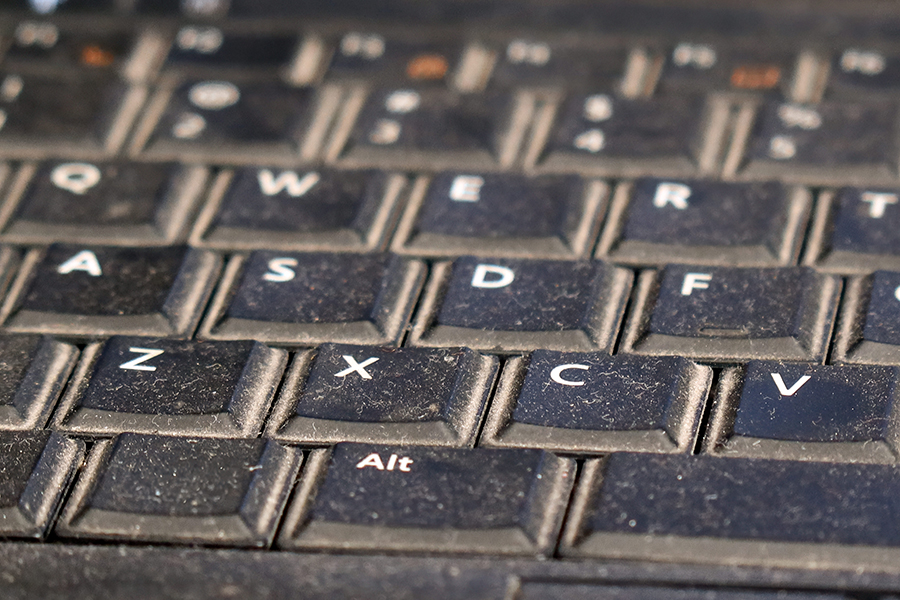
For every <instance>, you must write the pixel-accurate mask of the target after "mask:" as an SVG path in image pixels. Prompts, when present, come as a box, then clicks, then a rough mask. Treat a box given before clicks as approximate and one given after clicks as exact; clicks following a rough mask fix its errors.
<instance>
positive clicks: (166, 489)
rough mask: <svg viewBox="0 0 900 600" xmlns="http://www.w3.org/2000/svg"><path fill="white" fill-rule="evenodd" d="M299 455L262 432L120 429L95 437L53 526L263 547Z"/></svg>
mask: <svg viewBox="0 0 900 600" xmlns="http://www.w3.org/2000/svg"><path fill="white" fill-rule="evenodd" d="M300 462H301V455H300V453H299V452H298V451H296V450H292V449H289V448H285V447H284V446H280V445H278V444H276V443H274V442H267V441H266V440H262V439H252V440H233V439H232V440H229V439H224V440H223V439H211V438H182V437H165V436H155V435H138V434H131V433H125V434H122V435H120V436H118V437H116V438H113V439H111V440H105V441H103V442H99V443H97V444H95V445H94V447H93V448H92V450H91V453H90V455H89V456H88V459H87V466H86V467H85V469H84V471H82V473H81V476H80V478H79V480H78V482H77V483H76V485H75V488H74V490H73V491H72V496H71V497H70V498H69V501H68V504H67V505H66V507H65V508H64V509H63V513H62V515H61V516H60V522H59V523H58V524H57V526H56V532H57V533H58V534H59V535H61V536H63V537H76V538H86V539H117V540H142V541H149V542H176V543H190V544H198V543H203V544H215V545H228V546H256V547H266V546H268V545H269V544H270V543H271V541H272V538H273V536H274V535H275V526H276V525H277V524H278V520H279V517H280V516H281V511H282V508H283V507H284V504H285V502H286V500H287V495H288V492H289V491H290V489H291V485H292V484H293V481H294V478H295V477H296V474H297V471H298V469H299V467H300Z"/></svg>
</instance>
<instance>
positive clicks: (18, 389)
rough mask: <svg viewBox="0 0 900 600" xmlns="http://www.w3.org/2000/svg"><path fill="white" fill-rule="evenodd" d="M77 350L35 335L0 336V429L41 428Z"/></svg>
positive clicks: (73, 362)
mask: <svg viewBox="0 0 900 600" xmlns="http://www.w3.org/2000/svg"><path fill="white" fill-rule="evenodd" d="M77 357H78V349H77V348H76V347H75V346H72V345H71V344H66V343H64V342H60V341H57V340H54V339H51V338H42V337H41V336H38V335H4V336H0V364H2V367H0V429H34V428H40V427H43V426H44V424H45V423H46V422H47V418H48V417H49V416H50V411H52V410H53V406H54V405H55V404H56V401H57V399H58V398H59V395H60V394H61V393H62V390H63V387H64V386H65V385H66V381H67V380H68V378H69V373H70V372H71V371H72V367H73V366H74V365H75V361H76V359H77Z"/></svg>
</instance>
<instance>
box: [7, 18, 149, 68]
mask: <svg viewBox="0 0 900 600" xmlns="http://www.w3.org/2000/svg"><path fill="white" fill-rule="evenodd" d="M132 46H133V36H132V34H130V33H129V32H126V31H101V32H93V31H79V30H73V29H60V28H59V27H58V26H57V25H56V24H54V23H50V22H48V21H32V20H29V21H21V22H20V23H18V24H17V25H16V27H15V29H14V31H13V34H12V39H11V40H10V45H9V46H8V47H7V48H6V53H5V54H4V55H3V64H4V65H5V66H6V67H7V68H11V69H72V68H76V69H82V68H83V69H98V70H113V69H116V68H119V67H121V66H122V65H123V63H124V62H125V61H126V60H127V59H128V57H129V55H130V54H131V49H132Z"/></svg>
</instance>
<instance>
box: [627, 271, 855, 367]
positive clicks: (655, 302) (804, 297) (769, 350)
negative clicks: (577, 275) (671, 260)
mask: <svg viewBox="0 0 900 600" xmlns="http://www.w3.org/2000/svg"><path fill="white" fill-rule="evenodd" d="M840 291H841V282H840V280H839V279H838V278H835V277H832V276H829V275H822V274H819V273H816V272H814V271H812V270H811V269H805V268H797V267H795V268H782V269H733V268H725V267H716V268H710V267H697V266H682V265H670V266H668V267H666V268H665V269H663V270H662V271H661V272H654V271H645V272H644V273H642V274H641V276H640V278H639V280H638V285H637V291H636V295H635V307H636V308H635V311H634V313H633V314H632V315H631V317H630V318H629V321H628V323H627V324H626V326H625V335H624V337H623V340H622V350H623V351H624V352H634V353H637V354H648V355H667V354H674V355H682V356H686V357H690V358H695V359H698V360H704V361H726V362H727V361H734V360H747V359H758V360H807V361H821V360H822V359H823V358H824V356H825V351H826V349H827V345H828V338H829V335H830V332H831V326H832V323H833V321H834V316H835V312H836V309H837V301H838V297H839V295H840Z"/></svg>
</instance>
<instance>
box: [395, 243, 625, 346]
mask: <svg viewBox="0 0 900 600" xmlns="http://www.w3.org/2000/svg"><path fill="white" fill-rule="evenodd" d="M631 280H632V274H631V272H630V271H627V270H625V269H618V268H615V267H612V266H609V265H606V264H604V263H599V262H596V263H592V262H587V261H578V262H574V261H573V262H569V261H550V260H546V261H530V260H519V259H502V260H495V259H490V258H476V257H464V258H460V259H458V260H457V261H456V262H453V263H449V262H447V263H439V264H438V265H436V266H435V267H434V269H433V273H432V276H431V280H430V281H429V284H428V287H427V289H426V291H425V296H424V298H423V300H422V305H421V307H420V309H419V313H418V314H417V315H416V319H415V323H414V325H413V330H412V333H411V336H410V344H411V345H417V346H467V347H469V348H474V349H476V350H490V351H492V352H516V351H521V350H534V349H535V348H545V349H548V350H580V351H591V350H596V351H601V352H605V353H609V352H611V351H612V345H613V342H614V339H615V335H616V332H617V331H618V328H619V323H620V321H621V318H622V313H623V311H624V309H625V301H626V300H627V298H628V293H629V290H630V289H631Z"/></svg>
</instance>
